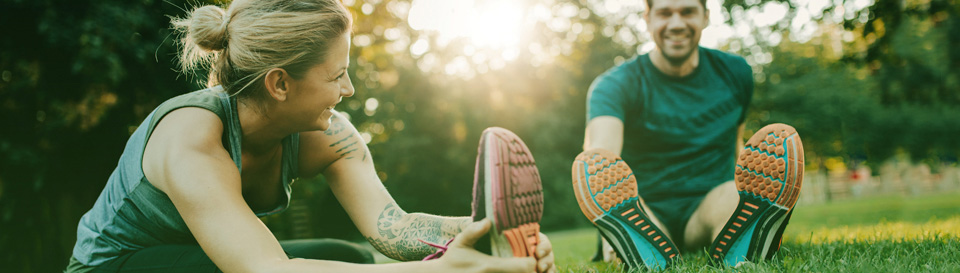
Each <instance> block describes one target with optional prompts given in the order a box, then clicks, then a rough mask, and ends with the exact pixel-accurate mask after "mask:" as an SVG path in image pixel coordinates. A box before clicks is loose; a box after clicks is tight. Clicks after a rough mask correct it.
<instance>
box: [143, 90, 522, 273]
mask: <svg viewBox="0 0 960 273" xmlns="http://www.w3.org/2000/svg"><path fill="white" fill-rule="evenodd" d="M198 126H199V127H198ZM198 128H203V129H198ZM222 132H223V126H222V124H221V122H220V120H219V117H217V116H216V114H214V113H212V112H209V111H206V110H203V109H199V108H182V109H178V110H175V111H173V112H171V113H170V114H168V115H167V116H166V117H164V119H163V120H162V121H161V122H160V123H159V124H158V125H157V128H156V129H155V130H154V133H153V135H152V136H151V138H150V140H149V141H148V144H147V148H146V149H145V152H144V163H143V167H144V172H145V174H146V176H147V178H148V180H149V181H150V182H151V183H152V184H153V185H154V186H155V187H157V188H158V189H160V190H161V191H163V192H164V193H166V194H167V196H169V198H170V200H171V201H172V202H173V204H174V206H176V208H177V211H178V212H179V213H180V215H181V216H182V218H183V220H184V222H185V223H186V225H187V227H189V229H190V232H191V233H192V234H193V236H194V237H195V238H196V239H197V242H198V243H199V244H200V247H201V248H202V249H203V251H204V252H205V253H206V254H207V256H208V257H210V259H211V260H212V261H213V262H214V264H216V265H217V267H218V268H220V269H221V270H222V271H224V272H258V273H260V272H318V271H322V272H371V271H374V272H378V271H382V272H482V271H485V270H489V269H491V268H490V267H491V266H496V267H498V268H495V269H493V270H498V271H503V272H530V271H532V270H533V266H534V261H533V259H510V260H507V259H504V260H499V261H496V262H491V261H490V260H489V259H492V258H490V257H489V256H487V257H484V255H482V254H480V253H479V252H476V251H472V250H471V249H470V246H472V242H475V241H476V238H479V236H481V235H482V232H483V231H484V229H483V227H482V226H480V225H475V226H476V227H474V228H472V229H471V230H473V233H469V232H467V233H461V234H462V235H461V238H459V239H458V241H459V242H455V243H456V244H455V245H456V247H454V248H451V251H450V252H448V255H444V258H442V259H439V260H433V261H426V262H412V263H393V264H376V265H359V264H350V263H345V262H336V261H323V260H309V259H289V258H288V257H287V256H286V254H285V253H284V252H283V249H282V248H281V246H280V244H279V242H278V241H277V239H276V238H275V237H274V236H273V234H272V233H271V232H270V230H268V229H267V227H266V226H265V225H264V224H263V222H261V221H260V219H258V218H257V217H256V215H255V214H254V213H253V211H252V210H251V209H250V208H249V206H248V205H247V204H246V202H245V201H244V199H243V196H242V194H241V184H240V173H239V171H238V170H237V167H236V165H234V163H233V161H232V160H231V159H230V156H229V155H228V153H227V152H226V149H224V148H223V145H222V144H221V135H222ZM464 234H465V235H464Z"/></svg>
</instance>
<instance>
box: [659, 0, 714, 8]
mask: <svg viewBox="0 0 960 273" xmlns="http://www.w3.org/2000/svg"><path fill="white" fill-rule="evenodd" d="M661 1H663V0H661ZM644 2H647V10H650V9H652V8H653V0H644ZM700 6H701V7H703V9H704V10H706V9H707V0H700Z"/></svg>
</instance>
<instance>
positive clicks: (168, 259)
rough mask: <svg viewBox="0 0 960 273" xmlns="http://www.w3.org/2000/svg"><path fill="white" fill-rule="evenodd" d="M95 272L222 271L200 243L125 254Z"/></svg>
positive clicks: (159, 247)
mask: <svg viewBox="0 0 960 273" xmlns="http://www.w3.org/2000/svg"><path fill="white" fill-rule="evenodd" d="M93 272H137V273H154V272H156V273H160V272H183V273H194V272H207V273H212V272H222V271H220V270H219V269H217V266H216V265H214V264H213V261H211V260H210V258H208V257H207V254H205V253H203V250H202V249H200V246H199V245H164V246H154V247H148V248H144V249H141V250H137V251H134V252H131V253H127V254H124V255H122V256H120V257H117V258H116V259H113V260H110V261H109V262H107V263H105V264H102V265H100V266H98V267H97V269H96V270H94V271H93Z"/></svg>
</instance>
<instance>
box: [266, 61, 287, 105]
mask: <svg viewBox="0 0 960 273" xmlns="http://www.w3.org/2000/svg"><path fill="white" fill-rule="evenodd" d="M292 79H293V78H291V77H290V74H288V73H287V71H286V70H283V68H273V69H270V70H269V71H267V75H266V76H264V77H263V81H264V82H263V84H264V87H266V89H267V94H269V95H270V97H271V98H273V99H275V100H277V101H285V100H287V94H288V93H289V92H290V85H291V84H292V82H291V80H292Z"/></svg>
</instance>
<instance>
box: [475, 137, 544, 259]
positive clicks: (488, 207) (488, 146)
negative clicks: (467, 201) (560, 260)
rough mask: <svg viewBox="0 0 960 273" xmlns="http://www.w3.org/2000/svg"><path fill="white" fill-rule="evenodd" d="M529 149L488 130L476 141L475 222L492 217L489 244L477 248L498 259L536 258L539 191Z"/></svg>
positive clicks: (540, 204)
mask: <svg viewBox="0 0 960 273" xmlns="http://www.w3.org/2000/svg"><path fill="white" fill-rule="evenodd" d="M542 189H543V188H542V186H541V185H540V172H539V171H537V165H536V164H534V162H533V155H532V154H531V153H530V149H528V148H527V145H525V144H523V141H522V140H520V138H519V137H517V135H516V134H514V133H513V132H510V131H508V130H507V129H503V128H499V127H491V128H487V129H486V130H484V131H483V134H482V135H481V136H480V147H479V148H478V155H477V166H476V172H475V174H474V182H473V221H479V220H481V219H483V218H490V220H491V221H492V227H491V228H490V236H489V237H490V239H489V240H488V239H486V238H481V240H480V242H478V243H477V246H476V247H477V249H478V250H480V251H482V252H485V253H487V254H491V255H493V256H500V257H508V256H514V257H526V256H530V257H536V256H535V255H534V251H535V250H536V248H537V244H539V243H540V217H541V216H542V214H543V191H542Z"/></svg>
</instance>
